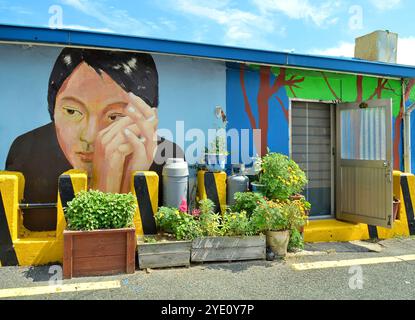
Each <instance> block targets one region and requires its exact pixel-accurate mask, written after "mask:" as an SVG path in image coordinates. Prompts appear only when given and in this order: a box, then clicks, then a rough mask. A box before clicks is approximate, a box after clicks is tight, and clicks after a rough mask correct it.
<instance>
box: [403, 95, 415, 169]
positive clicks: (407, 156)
mask: <svg viewBox="0 0 415 320" xmlns="http://www.w3.org/2000/svg"><path fill="white" fill-rule="evenodd" d="M414 110H415V102H414V103H413V104H411V105H410V106H409V108H408V109H406V111H405V114H404V166H405V172H406V173H412V164H411V161H412V159H411V153H412V150H411V149H412V147H411V112H412V111H414Z"/></svg>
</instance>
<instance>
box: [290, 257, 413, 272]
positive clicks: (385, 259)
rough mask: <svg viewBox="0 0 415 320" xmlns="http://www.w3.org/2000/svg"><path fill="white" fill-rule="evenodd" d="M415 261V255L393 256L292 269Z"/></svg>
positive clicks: (320, 263) (317, 264)
mask: <svg viewBox="0 0 415 320" xmlns="http://www.w3.org/2000/svg"><path fill="white" fill-rule="evenodd" d="M414 260H415V254H411V255H404V256H392V257H380V258H365V259H352V260H335V261H318V262H308V263H293V264H292V265H291V267H292V268H293V269H294V270H298V271H304V270H313V269H328V268H340V267H350V266H357V265H367V264H380V263H394V262H403V261H414Z"/></svg>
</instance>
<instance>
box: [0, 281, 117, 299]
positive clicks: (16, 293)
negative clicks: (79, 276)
mask: <svg viewBox="0 0 415 320" xmlns="http://www.w3.org/2000/svg"><path fill="white" fill-rule="evenodd" d="M120 287H121V283H120V281H118V280H116V281H105V282H84V283H73V284H63V285H60V286H42V287H28V288H12V289H1V290H0V299H1V298H13V297H23V296H35V295H42V294H51V293H65V292H78V291H88V290H104V289H116V288H120Z"/></svg>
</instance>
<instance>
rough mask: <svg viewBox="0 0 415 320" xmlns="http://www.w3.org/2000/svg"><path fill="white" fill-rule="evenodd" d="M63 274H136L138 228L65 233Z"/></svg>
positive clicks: (70, 276) (67, 276)
mask: <svg viewBox="0 0 415 320" xmlns="http://www.w3.org/2000/svg"><path fill="white" fill-rule="evenodd" d="M63 245H64V250H63V277H64V279H70V278H72V277H84V276H102V275H114V274H119V273H134V270H135V246H136V238H135V229H134V228H131V229H130V228H129V229H109V230H94V231H66V230H65V231H64V232H63Z"/></svg>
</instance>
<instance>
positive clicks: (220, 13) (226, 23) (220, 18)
mask: <svg viewBox="0 0 415 320" xmlns="http://www.w3.org/2000/svg"><path fill="white" fill-rule="evenodd" d="M172 7H173V8H174V9H175V10H177V11H180V12H181V13H184V14H187V15H189V14H191V15H193V16H197V17H200V18H205V19H209V20H211V21H213V22H215V23H216V24H218V25H220V26H222V27H223V28H224V30H225V33H224V41H225V43H226V44H231V45H234V44H245V45H246V44H248V43H249V46H250V47H252V46H253V45H254V43H255V45H257V44H258V42H259V41H261V40H260V39H258V38H260V37H261V36H259V35H261V34H263V33H264V32H265V33H268V34H269V33H272V32H274V33H278V32H279V31H278V30H276V28H275V22H274V21H272V20H270V19H269V18H268V17H266V16H264V15H256V14H254V13H252V12H248V11H243V10H240V9H234V8H232V7H231V4H230V1H229V0H224V1H212V0H210V1H207V0H201V1H198V2H197V3H196V2H195V1H192V0H178V1H175V2H174V5H173V6H172ZM280 31H281V34H283V32H284V30H283V29H281V30H280ZM248 41H250V42H248ZM251 41H253V42H251ZM269 46H271V47H272V45H271V44H269Z"/></svg>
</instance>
